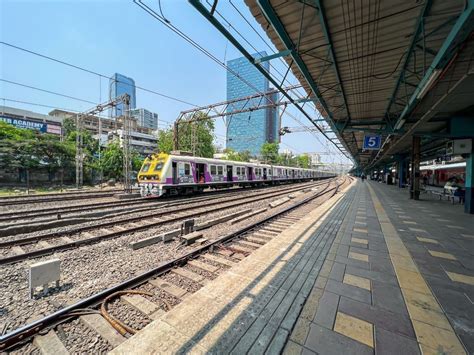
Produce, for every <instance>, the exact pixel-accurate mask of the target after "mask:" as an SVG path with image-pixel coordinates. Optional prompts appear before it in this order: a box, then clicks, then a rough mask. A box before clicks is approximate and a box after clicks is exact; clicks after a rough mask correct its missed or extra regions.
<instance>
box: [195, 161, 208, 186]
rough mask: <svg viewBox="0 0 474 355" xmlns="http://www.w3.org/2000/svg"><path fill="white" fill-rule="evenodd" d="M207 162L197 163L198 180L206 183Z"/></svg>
mask: <svg viewBox="0 0 474 355" xmlns="http://www.w3.org/2000/svg"><path fill="white" fill-rule="evenodd" d="M205 170H206V164H200V163H196V181H197V182H198V183H200V184H204V183H205V182H206V175H205Z"/></svg>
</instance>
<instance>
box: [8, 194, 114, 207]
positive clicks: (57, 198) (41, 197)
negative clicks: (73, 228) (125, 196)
mask: <svg viewBox="0 0 474 355" xmlns="http://www.w3.org/2000/svg"><path fill="white" fill-rule="evenodd" d="M118 192H123V191H122V190H119V191H113V192H111V191H108V192H105V191H104V192H87V193H85V192H83V193H80V194H77V193H67V194H64V195H61V196H56V195H55V196H54V197H50V196H46V197H45V195H38V196H37V197H33V198H32V197H31V196H28V197H24V198H23V197H17V196H15V197H14V198H15V200H13V201H11V200H10V198H6V199H5V198H4V199H3V200H2V199H0V204H1V205H2V206H11V205H20V204H25V203H43V202H55V201H69V200H84V199H86V198H101V197H108V196H111V195H114V194H116V193H118ZM12 199H13V197H12Z"/></svg>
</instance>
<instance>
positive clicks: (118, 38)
mask: <svg viewBox="0 0 474 355" xmlns="http://www.w3.org/2000/svg"><path fill="white" fill-rule="evenodd" d="M203 1H204V3H206V1H209V0H203ZM143 2H144V3H145V4H147V5H148V6H150V7H151V8H153V9H154V10H155V11H157V12H158V13H159V14H162V15H163V16H164V17H165V18H166V19H167V20H168V21H170V23H171V24H172V25H174V26H176V27H177V28H179V30H181V31H182V32H184V33H185V34H186V35H188V36H189V37H191V38H192V39H193V40H194V41H196V42H197V43H199V44H200V45H201V46H202V47H204V48H205V49H206V50H207V51H209V52H210V53H212V54H213V55H214V56H215V57H216V58H218V60H219V61H221V62H226V61H228V60H230V59H234V58H237V57H240V56H242V55H241V54H240V52H238V50H237V49H235V48H234V47H233V46H232V45H231V44H230V43H229V42H228V41H227V40H226V39H225V38H224V36H222V35H221V34H220V33H219V32H218V31H217V29H215V28H214V27H213V26H212V25H211V24H210V23H209V22H208V21H207V20H206V19H204V17H202V15H200V14H199V13H198V12H197V11H196V10H195V9H194V8H193V7H192V6H191V5H190V4H189V3H188V2H187V1H186V0H161V1H159V0H153V1H146V0H144V1H143ZM160 4H161V12H160V9H159V5H160ZM236 9H238V10H239V11H240V12H241V14H242V15H241V14H239V12H238V11H237V10H236ZM217 11H218V12H219V14H220V15H222V16H223V17H224V18H225V20H227V21H229V23H230V24H231V25H232V27H229V24H227V23H226V22H225V20H224V19H223V18H221V17H218V18H219V20H220V21H221V22H223V23H224V24H225V25H226V26H227V27H228V28H229V29H230V30H231V31H233V33H234V35H235V36H236V37H237V38H239V39H240V40H241V43H242V44H244V46H245V48H246V49H247V50H248V51H249V52H251V53H254V52H257V51H261V50H265V51H267V53H269V54H271V53H274V52H276V50H275V48H274V47H273V45H272V44H271V42H270V40H269V39H268V37H267V36H266V34H265V33H264V31H263V30H262V28H261V27H260V25H259V24H258V23H257V22H256V21H255V19H254V18H253V17H252V15H251V14H250V11H249V10H248V8H247V6H246V5H245V3H244V2H243V0H226V1H220V2H219V3H218V7H217ZM220 15H217V16H220ZM244 17H245V18H244ZM246 20H247V21H248V22H249V23H250V25H249V23H247V22H246ZM0 23H1V24H0V41H1V42H5V43H8V44H11V45H14V46H18V47H22V48H25V49H27V50H30V51H34V52H38V53H41V54H43V55H46V56H49V57H52V58H55V59H58V60H61V61H64V62H67V63H71V64H74V65H76V66H79V67H82V68H86V69H88V70H91V71H93V72H96V73H100V74H103V75H105V76H107V77H109V76H112V75H113V74H114V73H116V72H117V73H121V74H123V75H126V76H129V77H131V78H133V79H134V80H135V83H136V85H137V86H140V87H143V88H146V89H149V90H153V91H155V92H159V93H162V94H165V95H168V96H171V97H175V98H177V99H179V100H182V101H185V102H187V103H191V104H194V105H198V106H204V105H209V104H212V103H216V102H221V101H224V100H226V74H227V71H226V69H225V68H223V67H222V66H220V65H219V64H218V63H216V62H215V61H213V60H211V59H210V58H209V57H207V56H206V55H204V54H203V53H202V52H200V51H199V50H198V49H196V48H195V47H193V46H192V45H190V44H189V43H188V42H186V41H185V40H184V39H182V38H181V37H179V36H178V35H177V34H175V33H174V32H172V31H171V30H170V29H168V28H167V27H166V26H164V25H163V24H161V23H160V22H159V21H157V20H156V19H155V18H153V17H152V16H151V15H149V14H148V13H147V12H145V11H144V10H143V9H141V8H140V7H139V6H138V5H136V4H134V3H133V2H132V1H131V0H130V1H128V0H50V1H43V0H30V1H28V0H0ZM251 26H252V27H251ZM237 31H238V33H237ZM261 37H262V38H263V40H262V38H261ZM255 49H256V50H255ZM271 64H272V68H271V69H270V72H271V73H272V74H273V75H274V76H275V77H276V78H281V74H280V73H284V72H285V69H286V65H285V64H284V62H283V61H282V60H273V61H272V62H271ZM0 69H1V75H0V79H2V80H4V81H0V105H6V106H12V107H17V108H22V109H26V110H30V111H34V112H39V113H44V114H47V113H48V112H49V111H51V110H52V109H53V108H63V109H71V110H76V111H84V110H87V109H90V108H92V107H94V106H95V104H97V103H99V102H105V101H107V99H108V86H109V82H108V80H107V78H100V77H99V76H97V75H94V74H90V73H86V72H84V71H80V70H77V69H74V68H71V67H68V66H65V65H62V64H59V63H57V62H54V61H50V60H47V59H44V58H40V57H38V56H35V55H32V54H30V53H25V52H23V51H20V50H17V49H15V48H12V47H10V46H7V45H5V44H3V43H0ZM278 72H279V73H278ZM288 79H289V80H288V81H287V82H286V83H285V84H286V85H290V84H296V83H297V80H296V79H295V78H294V77H293V76H292V75H291V74H290V75H289V76H288ZM5 80H7V81H13V82H16V83H20V84H24V85H27V86H32V87H37V88H40V89H43V90H47V91H50V92H53V93H59V94H62V95H67V96H70V97H73V98H75V99H73V98H66V97H62V96H59V95H55V94H53V93H45V92H41V91H38V90H34V89H31V88H25V87H21V86H18V85H14V84H11V83H7V82H5ZM242 85H245V84H244V83H243V84H242ZM301 94H302V95H303V94H304V92H303V91H301ZM78 99H80V100H78ZM9 100H10V101H9ZM11 100H16V101H23V102H29V103H35V104H40V105H44V106H51V107H52V108H49V107H43V106H38V105H31V104H25V103H19V102H14V101H11ZM81 100H83V101H81ZM84 101H86V102H84ZM137 107H143V108H146V109H148V110H150V111H153V112H157V113H158V114H159V119H160V127H161V128H164V127H166V126H168V125H169V124H170V123H171V122H173V121H174V120H175V119H176V118H177V117H178V115H179V113H180V112H181V111H183V110H188V109H190V108H192V107H193V106H190V105H189V104H186V103H183V102H178V101H175V100H170V99H167V98H164V97H162V96H159V95H156V94H152V93H149V92H146V91H143V90H139V89H138V90H137ZM307 108H308V110H307V112H308V113H310V114H311V115H313V116H314V117H315V118H317V115H318V114H317V112H316V111H315V110H314V106H313V107H312V108H309V106H308V107H307ZM287 112H288V115H287V114H285V115H284V116H283V118H282V126H288V127H298V126H301V124H300V123H299V122H301V123H303V124H305V125H309V122H308V120H307V119H306V118H305V117H304V116H303V115H302V114H301V113H299V111H297V110H296V109H294V108H290V109H288V110H287ZM290 115H291V116H290ZM215 133H216V143H217V144H218V145H221V146H224V147H225V124H224V120H223V119H222V118H219V119H217V121H216V132H215ZM284 149H289V150H291V151H292V152H293V153H295V154H301V153H304V152H319V153H322V159H323V161H325V162H337V163H340V162H341V163H347V162H348V160H347V159H345V158H344V157H342V156H341V155H340V154H337V153H336V152H337V151H336V149H335V148H334V147H333V146H332V145H331V144H328V143H327V141H326V140H325V139H324V137H323V136H322V135H321V134H314V133H308V132H301V133H291V134H286V135H284V136H282V141H281V144H280V150H284Z"/></svg>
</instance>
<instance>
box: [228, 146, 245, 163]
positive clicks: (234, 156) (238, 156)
mask: <svg viewBox="0 0 474 355" xmlns="http://www.w3.org/2000/svg"><path fill="white" fill-rule="evenodd" d="M224 153H225V154H226V156H227V157H226V160H232V161H244V162H249V161H250V158H251V155H250V152H249V151H248V150H244V151H242V152H236V151H235V150H233V149H232V148H226V149H224Z"/></svg>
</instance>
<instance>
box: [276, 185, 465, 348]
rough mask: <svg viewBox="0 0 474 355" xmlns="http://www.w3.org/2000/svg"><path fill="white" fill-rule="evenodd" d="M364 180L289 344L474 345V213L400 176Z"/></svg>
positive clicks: (382, 346) (352, 346) (302, 346)
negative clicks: (390, 182)
mask: <svg viewBox="0 0 474 355" xmlns="http://www.w3.org/2000/svg"><path fill="white" fill-rule="evenodd" d="M369 186H370V187H369ZM356 189H357V193H356V197H355V199H354V201H353V203H352V206H351V209H350V210H349V213H348V214H347V216H346V220H348V223H347V225H346V227H345V230H344V232H343V233H342V238H340V239H339V238H336V240H335V243H334V245H333V248H336V255H335V257H334V259H333V260H332V261H330V259H331V255H329V257H328V259H329V260H327V261H326V262H332V265H331V269H330V270H331V271H330V272H329V274H328V275H325V274H323V273H320V275H319V277H318V279H317V281H316V284H315V287H314V288H313V290H312V293H311V295H310V297H309V298H308V300H307V301H306V304H305V306H304V308H303V311H302V313H301V315H300V316H299V319H298V321H297V323H296V326H295V327H294V329H293V330H292V333H291V335H290V340H289V341H288V343H287V344H286V347H285V350H284V352H285V353H287V354H300V353H306V354H311V353H319V354H343V353H344V354H349V353H350V354H373V353H376V354H378V353H379V354H419V353H421V352H423V353H427V354H431V353H432V354H464V353H466V352H468V353H473V352H474V305H473V303H472V302H473V301H474V295H473V291H474V269H473V261H472V254H473V253H474V245H473V243H474V235H472V234H474V230H473V229H474V217H473V216H471V215H465V214H463V213H462V212H461V213H459V211H460V209H459V208H457V207H456V206H452V205H449V204H446V203H442V202H437V201H411V200H409V198H408V192H407V191H406V190H399V189H398V188H396V187H392V186H387V185H381V184H378V183H372V182H371V183H367V182H366V183H362V182H359V183H358V185H357V188H356Z"/></svg>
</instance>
